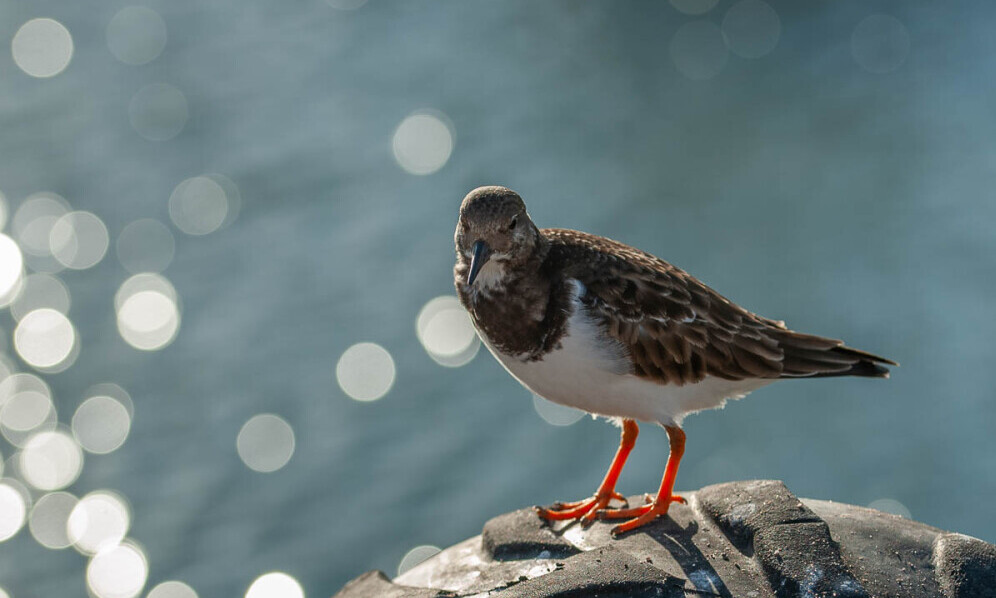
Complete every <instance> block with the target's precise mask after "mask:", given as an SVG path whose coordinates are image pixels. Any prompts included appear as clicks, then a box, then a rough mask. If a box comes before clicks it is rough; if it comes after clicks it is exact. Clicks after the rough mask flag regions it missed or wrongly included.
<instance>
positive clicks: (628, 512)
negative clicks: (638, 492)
mask: <svg viewBox="0 0 996 598" xmlns="http://www.w3.org/2000/svg"><path fill="white" fill-rule="evenodd" d="M658 496H659V495H658ZM647 498H648V499H649V498H650V497H649V495H648V496H647ZM673 502H680V503H681V504H683V505H684V504H687V503H688V501H687V500H685V498H684V497H682V496H679V495H677V494H672V495H671V498H670V499H669V500H661V501H658V500H657V499H654V500H653V502H650V504H646V505H643V506H641V507H636V508H633V509H611V510H602V511H598V513H596V515H595V516H596V517H598V518H599V519H629V521H627V522H625V523H621V524H619V525H617V526H615V527H614V528H612V535H613V536H617V535H619V534H624V533H626V532H629V531H632V530H635V529H636V528H638V527H641V526H643V525H646V524H648V523H650V522H651V521H653V520H654V519H657V518H658V517H663V516H665V515H667V510H668V507H670V506H671V503H673ZM630 518H632V519H630Z"/></svg>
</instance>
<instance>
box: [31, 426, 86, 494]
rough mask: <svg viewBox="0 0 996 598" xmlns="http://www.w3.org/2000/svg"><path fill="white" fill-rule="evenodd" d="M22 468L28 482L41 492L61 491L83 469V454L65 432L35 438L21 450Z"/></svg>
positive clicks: (59, 431) (42, 434)
mask: <svg viewBox="0 0 996 598" xmlns="http://www.w3.org/2000/svg"><path fill="white" fill-rule="evenodd" d="M18 465H19V468H20V471H21V476H22V477H23V478H24V481H25V482H27V483H28V484H31V485H32V486H34V487H35V488H37V489H39V490H45V491H47V490H60V489H62V488H65V487H66V486H68V485H70V484H72V483H73V482H75V481H76V478H78V477H79V475H80V472H81V471H82V470H83V451H82V450H81V449H80V446H79V445H78V444H76V440H74V439H73V437H72V436H70V435H69V434H67V433H66V432H65V431H63V430H46V431H43V432H38V433H37V434H35V435H33V436H32V437H31V438H30V439H29V440H28V441H27V443H25V445H24V450H23V451H21V455H20V460H19V463H18Z"/></svg>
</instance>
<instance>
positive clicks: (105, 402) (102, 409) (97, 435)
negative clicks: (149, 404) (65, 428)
mask: <svg viewBox="0 0 996 598" xmlns="http://www.w3.org/2000/svg"><path fill="white" fill-rule="evenodd" d="M71 427H72V430H73V436H74V437H75V438H76V440H77V442H79V443H80V446H81V447H83V449H84V450H86V451H87V452H90V453H94V454H97V455H106V454H107V453H110V452H113V451H115V450H117V449H118V448H119V447H120V446H121V445H122V444H124V442H125V439H127V438H128V432H129V431H130V430H131V412H130V410H129V409H128V407H127V406H126V405H124V404H123V403H122V402H121V401H119V400H118V399H116V398H114V397H110V396H105V395H97V396H92V397H90V398H88V399H86V400H85V401H83V402H82V403H81V404H80V406H79V407H77V408H76V413H74V414H73V421H72V426H71Z"/></svg>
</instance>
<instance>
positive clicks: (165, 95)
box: [128, 83, 188, 141]
mask: <svg viewBox="0 0 996 598" xmlns="http://www.w3.org/2000/svg"><path fill="white" fill-rule="evenodd" d="M128 117H129V119H130V121H131V126H132V128H133V129H135V132H136V133H138V134H139V135H141V136H142V137H145V138H146V139H148V140H149V141H167V140H169V139H172V138H174V137H176V136H177V135H179V134H180V131H182V130H183V127H184V125H186V124H187V117H188V109H187V98H186V96H184V95H183V92H182V91H180V90H179V89H177V88H175V87H173V86H172V85H169V84H167V83H152V84H150V85H146V86H145V87H143V88H142V89H140V90H138V91H137V92H136V93H135V95H134V96H132V98H131V102H129V104H128Z"/></svg>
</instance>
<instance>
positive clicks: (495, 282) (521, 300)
mask: <svg viewBox="0 0 996 598" xmlns="http://www.w3.org/2000/svg"><path fill="white" fill-rule="evenodd" d="M547 252H548V247H546V243H545V242H544V243H543V244H542V245H540V244H538V245H537V247H536V248H535V250H534V251H533V252H532V253H531V254H530V256H529V258H528V259H526V260H523V261H521V262H518V263H515V264H514V265H513V264H510V263H498V264H495V265H494V266H495V268H494V270H492V272H491V273H490V276H489V277H487V278H484V276H485V274H486V272H485V270H486V269H487V267H488V266H490V265H491V264H490V263H489V264H486V265H485V267H484V268H481V271H480V273H479V274H478V276H477V279H476V280H475V281H474V284H473V285H467V284H466V283H465V282H463V281H460V282H459V284H458V290H459V292H460V299H461V301H462V302H463V304H464V306H465V307H466V308H467V310H468V311H469V312H470V314H471V317H472V318H473V320H474V324H475V325H476V326H477V329H478V330H479V331H480V332H481V334H482V335H483V336H485V337H486V340H487V341H488V342H489V343H490V344H491V346H492V347H494V348H496V349H498V350H499V351H501V352H502V353H505V354H508V355H528V354H531V353H534V352H536V351H537V350H539V349H540V348H541V347H542V346H543V342H544V341H543V338H542V336H543V335H542V330H543V323H544V322H545V320H546V319H547V311H548V308H549V305H550V294H551V281H550V280H549V279H548V278H547V277H545V276H542V275H541V272H542V267H543V261H544V259H545V258H546V254H547ZM459 270H460V268H458V277H459ZM458 280H459V278H458Z"/></svg>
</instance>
